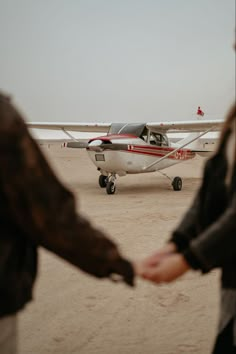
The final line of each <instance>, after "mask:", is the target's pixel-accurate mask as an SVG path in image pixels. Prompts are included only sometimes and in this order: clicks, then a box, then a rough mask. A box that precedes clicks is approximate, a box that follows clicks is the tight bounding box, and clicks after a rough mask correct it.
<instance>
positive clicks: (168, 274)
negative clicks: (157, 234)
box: [134, 242, 190, 283]
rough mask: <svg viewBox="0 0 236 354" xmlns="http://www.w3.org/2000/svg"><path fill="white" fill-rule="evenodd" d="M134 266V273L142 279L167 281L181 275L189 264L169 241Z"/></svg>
mask: <svg viewBox="0 0 236 354" xmlns="http://www.w3.org/2000/svg"><path fill="white" fill-rule="evenodd" d="M134 268H135V272H136V274H137V275H139V276H141V277H142V278H144V279H147V280H150V281H152V282H154V283H168V282H171V281H173V280H175V279H177V278H178V277H180V276H181V275H183V274H184V273H185V272H186V271H188V270H189V269H190V266H189V265H188V263H187V262H186V260H185V258H184V257H183V255H182V254H181V253H178V252H177V249H176V245H175V244H174V243H172V242H170V243H168V244H166V245H165V246H163V247H162V248H161V249H160V250H158V251H157V252H155V253H154V254H152V255H151V256H149V257H147V258H145V259H144V260H142V261H137V262H135V263H134Z"/></svg>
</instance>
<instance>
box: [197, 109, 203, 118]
mask: <svg viewBox="0 0 236 354" xmlns="http://www.w3.org/2000/svg"><path fill="white" fill-rule="evenodd" d="M197 115H198V116H204V112H203V111H202V110H201V107H198V109H197Z"/></svg>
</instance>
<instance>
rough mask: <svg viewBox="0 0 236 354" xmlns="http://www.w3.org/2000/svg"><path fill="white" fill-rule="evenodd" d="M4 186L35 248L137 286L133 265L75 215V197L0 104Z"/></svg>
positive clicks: (20, 124) (10, 112)
mask: <svg viewBox="0 0 236 354" xmlns="http://www.w3.org/2000/svg"><path fill="white" fill-rule="evenodd" d="M0 118H1V119H0V122H1V127H0V165H1V169H0V183H1V188H2V189H3V191H4V194H5V197H6V200H7V206H6V207H7V208H9V210H10V213H11V215H12V219H13V220H14V221H15V222H16V223H17V224H18V225H19V227H20V228H21V229H22V230H23V231H24V233H25V235H27V237H28V238H29V239H30V240H31V242H33V243H34V244H36V245H41V246H43V247H45V248H46V249H48V250H50V251H52V252H54V253H56V254H57V255H59V256H61V257H62V258H64V259H66V260H67V261H69V262H70V263H72V264H74V265H75V266H77V267H79V268H81V269H82V270H84V271H85V272H88V273H90V274H93V275H95V276H97V277H108V276H110V275H112V274H113V273H116V274H119V275H120V276H121V277H123V278H124V280H125V281H126V282H127V283H129V284H130V285H131V284H133V277H134V273H133V268H132V266H131V263H130V262H128V261H127V260H125V259H124V258H122V256H121V255H120V253H119V251H118V249H117V247H116V245H115V244H114V242H112V241H111V240H110V239H109V238H107V237H106V235H104V233H103V232H101V231H99V230H98V229H96V228H94V227H93V226H92V225H91V223H90V222H89V221H88V220H86V219H85V218H83V217H81V216H80V215H79V214H78V213H76V205H75V199H74V196H73V194H72V193H71V192H70V191H69V190H68V189H67V188H65V186H63V185H62V183H61V182H60V181H59V180H58V178H57V177H56V176H55V174H54V173H53V171H52V170H51V168H50V166H49V165H48V163H47V161H46V159H45V158H44V156H43V154H42V152H41V150H40V148H39V147H38V145H37V144H36V142H35V141H34V140H33V139H32V137H31V135H30V134H29V132H28V130H27V127H26V124H25V123H24V121H23V120H22V119H21V117H20V115H19V113H18V112H17V111H16V110H15V109H14V107H12V105H10V104H9V103H7V102H5V101H4V100H3V99H2V100H0Z"/></svg>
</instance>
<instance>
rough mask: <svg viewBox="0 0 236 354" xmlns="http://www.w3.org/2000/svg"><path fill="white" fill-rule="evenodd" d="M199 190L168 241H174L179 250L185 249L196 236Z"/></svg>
mask: <svg viewBox="0 0 236 354" xmlns="http://www.w3.org/2000/svg"><path fill="white" fill-rule="evenodd" d="M199 195H200V191H199V192H198V193H197V194H196V196H195V198H194V200H193V202H192V205H191V206H190V208H189V209H188V210H187V212H186V213H185V215H184V217H183V218H182V220H181V222H180V224H179V225H178V226H177V228H176V229H175V230H174V232H173V234H172V236H171V238H170V240H169V241H170V242H174V243H175V244H176V246H177V249H178V251H179V252H181V251H183V250H184V249H186V248H187V247H188V245H189V242H190V241H191V240H192V239H193V238H195V237H197V215H198V208H199V204H200V197H199Z"/></svg>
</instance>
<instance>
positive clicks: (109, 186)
mask: <svg viewBox="0 0 236 354" xmlns="http://www.w3.org/2000/svg"><path fill="white" fill-rule="evenodd" d="M106 191H107V194H114V193H115V191H116V186H115V183H114V182H108V183H107V186H106Z"/></svg>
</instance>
